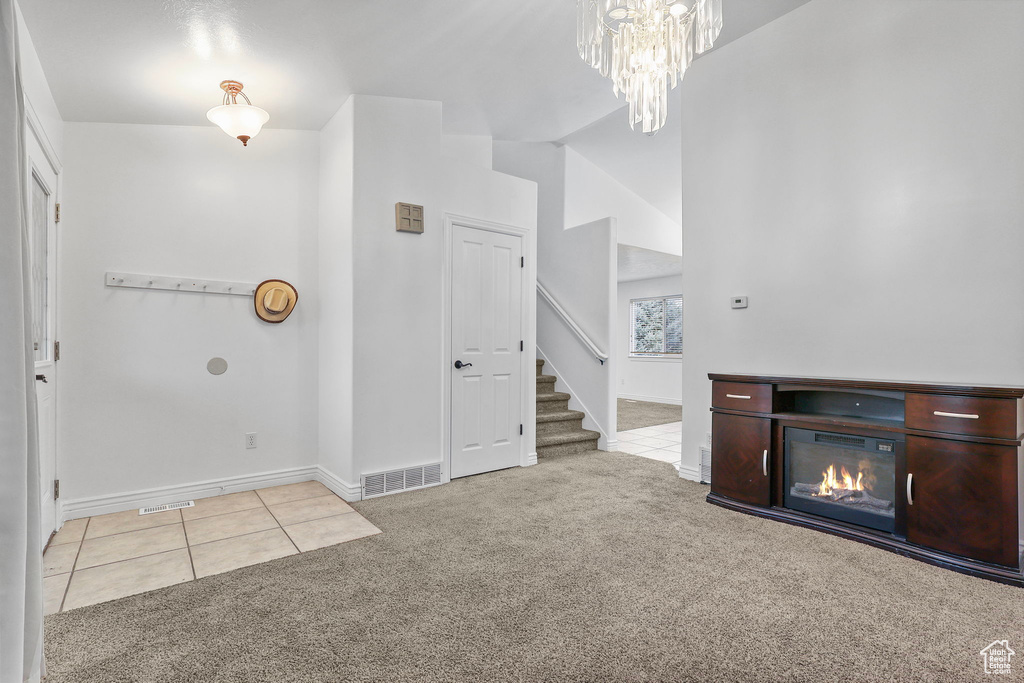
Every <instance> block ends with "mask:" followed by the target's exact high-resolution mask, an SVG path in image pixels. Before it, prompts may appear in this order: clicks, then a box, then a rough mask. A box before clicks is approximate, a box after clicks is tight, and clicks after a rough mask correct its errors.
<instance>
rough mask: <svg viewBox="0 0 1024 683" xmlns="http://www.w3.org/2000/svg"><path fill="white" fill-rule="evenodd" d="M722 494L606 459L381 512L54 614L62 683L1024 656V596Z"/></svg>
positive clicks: (55, 658)
mask: <svg viewBox="0 0 1024 683" xmlns="http://www.w3.org/2000/svg"><path fill="white" fill-rule="evenodd" d="M706 493H707V487H704V486H701V485H699V484H695V483H691V482H687V481H683V480H681V479H679V478H678V477H677V476H676V474H675V470H674V469H673V468H672V467H671V465H668V464H665V463H659V462H655V461H652V460H646V459H644V458H637V457H633V456H628V455H624V454H620V453H600V452H591V453H583V454H579V455H571V456H559V457H557V458H555V457H553V458H548V459H546V460H545V461H544V462H543V463H542V464H540V465H537V466H535V467H530V468H525V469H519V468H517V469H513V470H506V471H503V472H496V473H491V474H486V475H480V476H476V477H470V478H467V479H462V480H459V481H456V482H454V483H452V484H450V485H446V486H441V487H437V488H433V489H429V490H425V491H420V492H411V493H405V494H399V495H396V496H390V497H385V498H379V499H376V500H371V501H365V502H362V503H359V504H357V508H358V510H359V511H360V512H361V513H362V514H363V515H365V516H366V517H367V518H368V519H369V520H370V521H372V522H373V523H374V524H376V525H377V526H378V527H380V528H381V529H382V530H383V531H384V533H383V534H381V535H378V536H373V537H370V538H366V539H361V540H358V541H353V542H350V543H345V544H343V545H340V546H334V547H332V548H325V549H323V550H320V551H315V552H311V553H308V554H303V555H296V556H292V557H288V558H283V559H281V560H276V561H274V562H270V563H267V564H263V565H257V566H254V567H248V568H245V569H241V570H237V571H234V572H231V573H228V574H222V575H218V576H212V577H208V578H205V579H200V580H199V581H194V582H190V583H185V584H180V585H177V586H173V587H170V588H165V589H162V590H159V591H154V592H152V593H148V594H143V595H138V596H132V597H129V598H124V599H121V600H118V601H116V602H110V603H106V604H102V605H96V606H92V607H86V608H83V609H79V610H74V611H71V612H67V613H63V614H57V615H53V616H51V617H48V618H47V619H46V632H47V634H46V642H47V648H46V654H47V658H48V662H49V667H50V677H49V678H48V679H47V681H48V683H58V682H74V683H89V682H93V681H104V682H111V683H113V682H115V681H116V682H117V683H123V682H125V681H195V682H202V683H210V682H220V681H231V682H243V681H267V682H273V683H282V682H285V681H296V682H298V681H302V682H320V681H324V682H326V681H332V682H333V681H402V682H406V681H473V682H479V681H758V682H767V681H834V680H842V681H951V682H952V681H974V680H978V681H981V680H986V676H985V675H984V674H983V673H982V665H981V658H980V656H979V655H978V653H979V651H980V650H981V649H982V648H983V647H985V646H986V645H988V644H989V643H991V642H992V641H993V640H996V639H1004V638H1007V639H1009V641H1010V645H1011V647H1013V648H1014V649H1015V650H1016V651H1017V652H1024V590H1021V589H1018V588H1011V587H1007V586H1002V585H998V584H995V583H991V582H987V581H984V580H981V579H974V578H970V577H966V576H962V575H959V574H955V573H952V572H949V571H945V570H942V569H939V568H937V567H931V566H929V565H925V564H922V563H919V562H916V561H914V560H910V559H906V558H903V557H900V556H898V555H895V554H892V553H888V552H885V551H882V550H878V549H875V548H870V547H867V546H864V545H860V544H858V543H854V542H851V541H845V540H842V539H839V538H835V537H832V536H827V535H824V534H820V533H817V532H814V531H811V530H808V529H801V528H797V527H792V526H786V525H783V524H779V523H775V522H770V521H767V520H762V519H758V518H755V517H750V516H746V515H742V514H739V513H735V512H730V511H727V510H724V509H722V508H718V507H715V506H712V505H708V504H706V503H705V502H704V496H705V495H706ZM1019 656H1021V657H1024V655H1019ZM1013 664H1014V669H1016V670H1017V671H1015V677H1010V679H1009V680H1019V678H1020V673H1019V670H1020V669H1024V661H1021V662H1020V663H1018V662H1017V661H1014V662H1013ZM987 678H989V679H990V678H993V677H991V676H990V677H987ZM1004 680H1005V679H1004Z"/></svg>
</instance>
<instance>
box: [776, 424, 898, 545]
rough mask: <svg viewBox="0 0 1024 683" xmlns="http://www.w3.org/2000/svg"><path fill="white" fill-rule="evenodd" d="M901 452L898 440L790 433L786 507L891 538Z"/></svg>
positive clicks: (787, 437)
mask: <svg viewBox="0 0 1024 683" xmlns="http://www.w3.org/2000/svg"><path fill="white" fill-rule="evenodd" d="M902 452H903V443H902V441H900V440H897V439H888V438H873V437H868V436H854V435H851V434H836V433H832V432H819V431H812V430H808V429H795V428H792V427H787V428H786V430H785V459H784V462H785V466H784V470H785V485H784V496H783V498H784V504H785V507H787V508H790V509H791V510H800V511H802V512H807V513H810V514H813V515H818V516H820V517H827V518H829V519H834V520H838V521H841V522H848V523H850V524H858V525H860V526H864V527H868V528H871V529H878V530H879V531H887V532H890V533H892V532H893V531H894V530H895V526H896V461H897V456H898V455H902Z"/></svg>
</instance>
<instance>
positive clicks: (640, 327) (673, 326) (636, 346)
mask: <svg viewBox="0 0 1024 683" xmlns="http://www.w3.org/2000/svg"><path fill="white" fill-rule="evenodd" d="M629 355H630V356H635V357H645V356H667V357H679V356H682V355H683V297H682V296H663V297H654V298H650V299H632V300H630V302H629Z"/></svg>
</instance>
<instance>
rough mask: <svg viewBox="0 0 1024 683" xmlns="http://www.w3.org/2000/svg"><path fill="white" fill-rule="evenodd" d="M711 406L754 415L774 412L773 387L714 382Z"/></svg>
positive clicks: (769, 385) (744, 383)
mask: <svg viewBox="0 0 1024 683" xmlns="http://www.w3.org/2000/svg"><path fill="white" fill-rule="evenodd" d="M711 405H712V406H714V407H715V408H725V409H727V410H747V411H750V412H752V413H770V412H772V385H771V384H747V383H746V382H712V384H711Z"/></svg>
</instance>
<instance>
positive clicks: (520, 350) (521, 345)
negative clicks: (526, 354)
mask: <svg viewBox="0 0 1024 683" xmlns="http://www.w3.org/2000/svg"><path fill="white" fill-rule="evenodd" d="M524 350H525V349H523V340H522V339H520V340H519V352H520V353H522V352H523V351H524Z"/></svg>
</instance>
